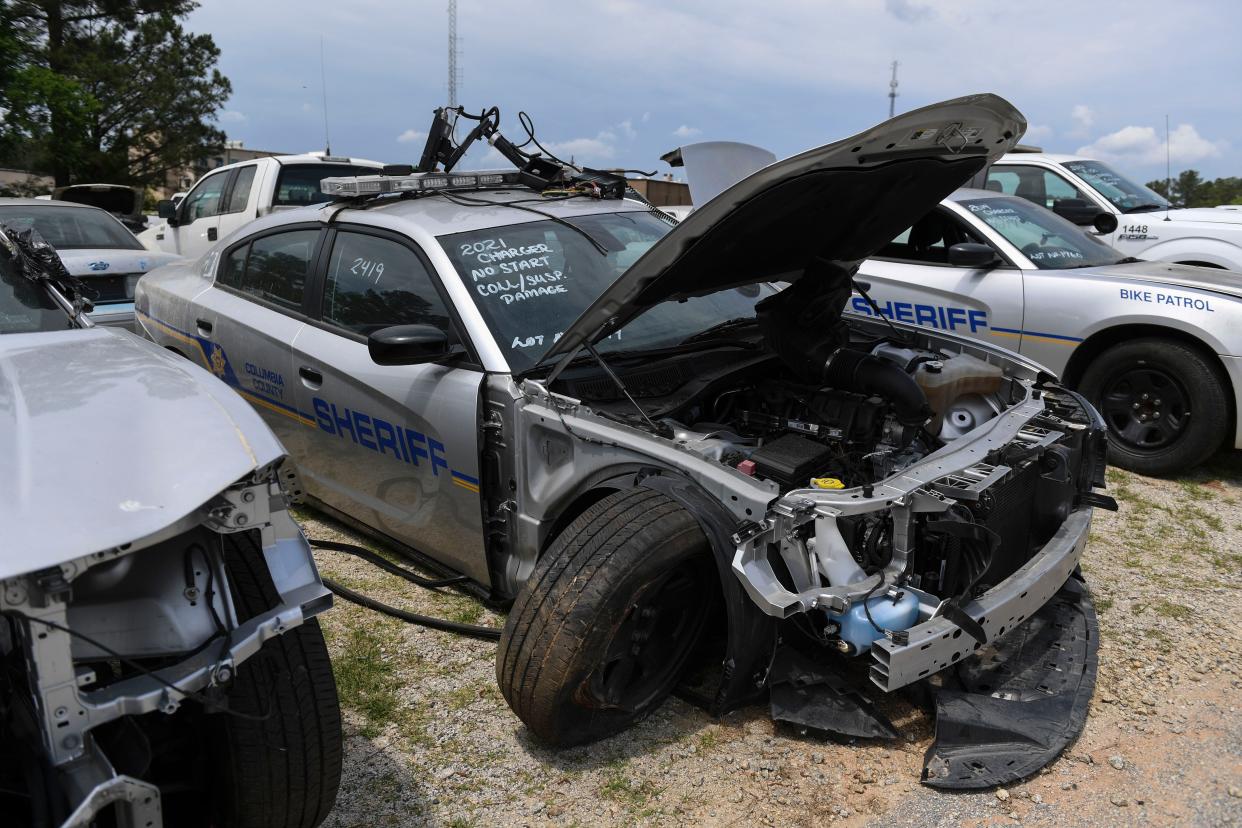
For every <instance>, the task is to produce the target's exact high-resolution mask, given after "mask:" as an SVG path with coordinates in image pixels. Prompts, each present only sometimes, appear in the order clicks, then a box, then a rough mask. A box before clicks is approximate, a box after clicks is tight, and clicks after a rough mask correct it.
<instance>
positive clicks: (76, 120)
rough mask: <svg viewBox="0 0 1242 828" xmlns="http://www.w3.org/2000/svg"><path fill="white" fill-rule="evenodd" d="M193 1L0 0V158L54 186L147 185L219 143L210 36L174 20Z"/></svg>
mask: <svg viewBox="0 0 1242 828" xmlns="http://www.w3.org/2000/svg"><path fill="white" fill-rule="evenodd" d="M196 5H197V4H196V3H195V2H193V0H0V23H3V27H4V34H3V35H0V51H7V52H8V54H7V55H6V56H5V57H0V80H2V81H3V83H2V85H0V110H2V111H3V113H4V114H3V121H0V162H3V163H5V164H7V165H12V166H19V165H20V166H23V167H27V168H33V169H38V170H40V171H43V172H47V173H49V174H51V175H52V176H53V177H54V178H55V180H56V184H57V185H58V186H59V185H64V184H72V183H79V182H89V181H106V182H110V183H118V184H138V185H148V184H155V183H158V182H160V181H162V179H163V177H164V175H165V173H166V172H167V171H168V170H170V169H174V168H178V167H182V166H185V165H187V164H191V163H192V162H194V161H195V160H197V159H199V158H202V157H203V156H205V155H206V154H207V153H208V152H209V151H210V150H212V149H214V148H216V147H218V146H219V145H220V144H221V143H222V142H223V140H224V134H223V133H222V132H220V130H218V129H217V128H215V126H213V123H212V122H213V121H214V118H215V115H216V113H217V112H218V111H219V109H220V107H221V106H222V105H223V104H224V101H225V100H227V99H228V96H229V94H230V92H231V91H232V88H231V86H230V84H229V82H228V79H227V78H225V77H224V76H223V75H222V74H220V72H219V70H218V69H217V68H216V62H217V60H218V59H219V56H220V50H219V49H218V48H216V45H215V43H214V42H213V41H212V39H211V37H210V35H195V34H192V33H189V32H187V31H185V29H184V28H182V26H181V24H180V22H179V20H180V19H181V18H183V17H184V16H185V15H186V14H188V13H189V12H190V11H192V10H193V9H194V8H195V6H196ZM6 38H7V42H6V41H5V39H6ZM4 47H8V49H5V48H4Z"/></svg>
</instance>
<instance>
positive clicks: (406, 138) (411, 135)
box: [397, 129, 427, 144]
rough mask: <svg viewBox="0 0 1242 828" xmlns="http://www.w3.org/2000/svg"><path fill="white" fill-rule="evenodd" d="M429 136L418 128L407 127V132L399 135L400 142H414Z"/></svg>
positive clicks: (398, 141) (398, 140)
mask: <svg viewBox="0 0 1242 828" xmlns="http://www.w3.org/2000/svg"><path fill="white" fill-rule="evenodd" d="M426 138H427V133H425V132H419V131H418V130H416V129H407V130H406V131H405V132H403V133H401V134H400V135H398V136H397V143H398V144H412V143H414V142H415V141H423V140H425V139H426Z"/></svg>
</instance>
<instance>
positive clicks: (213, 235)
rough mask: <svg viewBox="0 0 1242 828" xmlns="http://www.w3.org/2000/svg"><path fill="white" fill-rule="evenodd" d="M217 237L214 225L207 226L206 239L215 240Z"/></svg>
mask: <svg viewBox="0 0 1242 828" xmlns="http://www.w3.org/2000/svg"><path fill="white" fill-rule="evenodd" d="M218 237H219V233H218V232H217V230H216V228H214V227H208V228H207V241H215V240H216V239H217V238H218Z"/></svg>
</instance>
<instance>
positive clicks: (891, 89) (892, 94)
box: [888, 60, 897, 118]
mask: <svg viewBox="0 0 1242 828" xmlns="http://www.w3.org/2000/svg"><path fill="white" fill-rule="evenodd" d="M896 110H897V61H895V60H894V61H893V79H892V80H890V81H889V82H888V117H890V118H892V117H893V115H895V114H896Z"/></svg>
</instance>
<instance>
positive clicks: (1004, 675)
mask: <svg viewBox="0 0 1242 828" xmlns="http://www.w3.org/2000/svg"><path fill="white" fill-rule="evenodd" d="M1099 646H1100V630H1099V625H1098V623H1097V621H1096V617H1095V607H1094V606H1093V605H1092V602H1091V595H1090V593H1089V592H1088V590H1087V587H1086V585H1085V584H1084V583H1083V582H1082V581H1081V580H1080V579H1079V578H1078V577H1077V576H1075V577H1071V578H1070V579H1069V580H1068V581H1066V582H1065V586H1063V587H1061V590H1060V591H1059V592H1058V593H1057V594H1056V596H1055V597H1053V599H1052V600H1051V601H1049V602H1048V603H1047V604H1045V605H1044V606H1043V607H1042V608H1041V609H1040V610H1039V611H1038V612H1036V613H1035V614H1034V615H1032V616H1031V618H1030V619H1029V620H1028V621H1027V622H1026V623H1025V624H1022V625H1020V626H1018V627H1016V628H1015V629H1014V630H1013V631H1011V632H1010V633H1009V634H1008V635H1006V636H1004V637H1002V638H1000V639H999V640H997V641H994V642H992V643H991V644H989V645H988V646H987V647H985V648H983V649H980V650H979V651H978V652H977V653H975V654H974V656H972V657H971V658H968V659H966V660H964V661H962V662H961V664H960V665H959V666H958V668H957V670H956V676H952V675H950V676H945V677H944V678H943V679H941V684H940V686H938V687H932V688H931V690H932V693H933V695H934V698H935V704H936V740H935V741H934V742H933V743H932V745H931V747H930V748H928V750H927V755H926V756H925V757H924V760H923V761H924V767H923V784H925V785H930V786H932V787H936V788H955V789H972V788H990V787H992V786H994V785H1003V784H1007V783H1009V782H1016V781H1018V780H1019V779H1023V778H1025V777H1027V776H1030V775H1031V774H1033V773H1035V772H1036V771H1038V770H1039V769H1040V768H1042V767H1043V766H1044V765H1046V764H1048V763H1049V762H1051V761H1052V760H1053V759H1055V758H1056V757H1057V756H1058V755H1059V754H1060V753H1061V751H1063V750H1064V749H1065V748H1066V747H1067V746H1069V744H1070V743H1071V742H1073V741H1074V739H1076V738H1077V737H1078V734H1079V733H1080V732H1081V731H1082V728H1083V725H1084V724H1085V723H1086V720H1087V707H1088V705H1089V704H1090V701H1091V694H1092V693H1093V692H1094V690H1095V675H1096V662H1097V654H1098V650H1099ZM950 687H952V688H953V689H950Z"/></svg>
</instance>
